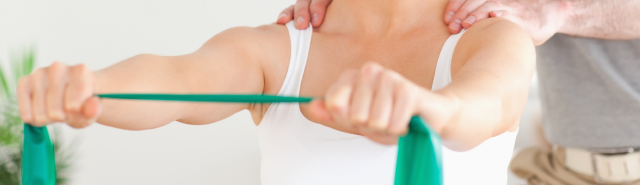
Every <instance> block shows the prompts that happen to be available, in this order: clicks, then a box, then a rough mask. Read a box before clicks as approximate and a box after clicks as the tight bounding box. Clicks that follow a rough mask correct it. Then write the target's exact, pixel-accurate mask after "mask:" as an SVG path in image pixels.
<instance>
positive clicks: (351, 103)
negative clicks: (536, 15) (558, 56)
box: [18, 0, 535, 151]
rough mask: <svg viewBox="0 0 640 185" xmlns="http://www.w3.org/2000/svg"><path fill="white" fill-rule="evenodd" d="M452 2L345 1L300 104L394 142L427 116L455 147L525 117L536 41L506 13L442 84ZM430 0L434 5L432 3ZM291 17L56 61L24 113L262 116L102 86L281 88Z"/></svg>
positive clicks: (469, 44) (318, 118)
mask: <svg viewBox="0 0 640 185" xmlns="http://www.w3.org/2000/svg"><path fill="white" fill-rule="evenodd" d="M446 5H447V1H435V0H434V1H422V0H396V1H391V0H389V1H368V0H336V1H334V2H333V3H332V4H331V5H330V6H329V8H328V10H327V16H326V19H325V20H324V23H323V25H322V26H321V27H319V28H316V29H315V30H314V33H313V36H312V40H311V47H310V48H311V49H310V51H309V58H308V61H307V66H306V69H305V74H304V78H303V80H302V85H301V90H300V94H301V95H304V96H315V97H323V99H322V100H316V101H314V102H312V103H311V104H309V105H302V106H301V111H302V112H303V114H304V115H305V117H307V118H309V119H310V120H312V121H315V122H318V123H320V124H323V125H326V126H328V127H331V128H334V129H336V130H340V131H343V132H348V133H353V134H359V135H363V136H366V137H368V138H370V139H372V140H374V141H377V142H380V143H384V144H392V143H394V142H396V140H397V138H398V136H400V135H402V134H403V133H405V132H406V126H407V125H406V124H407V123H408V120H409V118H410V117H411V115H414V114H417V115H420V116H422V117H423V118H424V119H426V120H427V122H429V124H430V125H431V126H432V127H433V128H434V129H435V130H436V131H437V132H439V133H440V134H441V136H442V137H443V140H444V142H445V145H446V146H447V147H449V148H450V149H453V150H460V151H462V150H469V149H471V148H473V147H475V146H477V145H479V144H480V143H482V141H484V140H486V139H488V138H490V137H493V136H496V135H499V134H501V133H504V132H505V131H507V130H509V129H514V128H516V127H517V124H515V123H516V122H517V120H518V118H519V116H520V113H521V112H522V109H523V108H524V103H525V101H526V97H527V92H528V84H529V81H530V79H531V77H532V75H533V70H534V61H535V52H534V49H533V44H532V43H531V41H530V39H529V38H528V36H527V34H526V32H524V31H523V30H522V29H521V28H520V27H518V26H517V25H515V24H513V23H511V22H509V21H506V20H504V19H487V20H484V21H481V22H478V23H476V24H475V26H474V27H472V28H470V29H469V30H468V31H467V32H466V33H465V34H464V35H463V37H462V38H461V40H460V41H459V42H458V44H457V46H456V49H455V53H454V57H453V61H452V69H451V70H452V71H451V72H452V79H453V82H452V83H451V84H450V85H448V86H447V87H445V88H443V89H441V90H438V91H434V92H431V91H430V87H431V84H432V81H433V75H434V71H435V66H436V61H437V58H438V56H439V54H440V51H441V49H442V45H443V44H444V42H445V40H446V39H447V38H448V37H449V36H450V34H449V32H448V28H447V26H446V25H445V24H444V23H443V22H442V19H443V18H442V15H443V14H444V9H445V6H446ZM425 10H427V11H425ZM289 42H290V41H289V35H288V31H287V29H286V27H285V26H282V25H276V24H272V25H265V26H260V27H257V28H248V27H239V28H231V29H229V30H227V31H224V32H222V33H220V34H218V35H216V36H214V37H213V38H212V39H210V40H209V41H207V42H206V43H205V44H204V45H203V46H202V47H201V48H200V49H198V50H197V51H195V52H193V53H190V54H186V55H181V56H157V55H150V54H142V55H137V56H134V57H132V58H129V59H127V60H124V61H122V62H120V63H118V64H115V65H113V66H110V67H108V68H106V69H103V70H99V71H96V72H91V71H89V70H88V69H87V68H86V67H84V66H83V65H79V66H73V67H68V66H66V65H64V64H62V63H54V64H53V65H52V66H50V67H47V68H41V69H38V70H36V72H34V73H33V74H32V75H30V76H28V77H25V78H23V79H21V80H20V85H19V90H18V95H19V102H20V111H21V116H22V118H23V119H24V120H25V121H26V122H29V123H31V124H33V125H36V126H41V125H45V124H48V123H52V122H66V123H68V124H69V125H71V126H73V127H77V128H80V127H85V126H87V125H89V124H90V123H92V122H93V121H97V122H98V123H101V124H104V125H108V126H112V127H117V128H121V129H129V130H144V129H151V128H156V127H160V126H164V125H166V124H168V123H170V122H172V121H175V120H177V121H180V122H183V123H186V124H209V123H213V122H216V121H219V120H222V119H224V118H226V117H228V116H231V115H232V114H234V113H236V112H238V111H240V110H243V109H248V110H249V111H250V112H251V115H252V117H253V120H254V122H255V123H256V124H259V123H260V121H261V120H262V116H263V115H264V113H265V112H266V110H267V109H268V106H269V105H268V104H221V103H206V104H205V103H183V102H146V101H125V100H108V99H103V100H99V99H97V98H96V97H94V96H93V95H94V94H101V93H244V94H261V93H265V94H277V93H278V91H279V89H280V87H281V86H282V83H283V81H284V78H285V76H286V73H287V68H288V65H289V56H290V52H291V51H290V44H289Z"/></svg>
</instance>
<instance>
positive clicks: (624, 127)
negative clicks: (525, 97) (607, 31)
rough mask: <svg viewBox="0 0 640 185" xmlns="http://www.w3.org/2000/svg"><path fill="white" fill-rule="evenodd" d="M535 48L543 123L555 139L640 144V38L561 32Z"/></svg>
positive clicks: (574, 143)
mask: <svg viewBox="0 0 640 185" xmlns="http://www.w3.org/2000/svg"><path fill="white" fill-rule="evenodd" d="M536 49H537V53H538V55H537V57H538V58H537V60H538V62H537V68H538V77H539V82H540V98H541V100H542V125H543V128H544V131H545V135H546V137H547V139H548V140H549V141H550V142H551V143H553V144H557V145H561V146H568V147H577V148H612V147H640V39H638V40H630V41H607V40H598V39H588V38H578V37H572V36H567V35H563V34H556V35H555V36H554V37H552V38H551V39H550V40H549V41H547V42H546V43H545V44H544V45H542V46H539V47H538V48H536Z"/></svg>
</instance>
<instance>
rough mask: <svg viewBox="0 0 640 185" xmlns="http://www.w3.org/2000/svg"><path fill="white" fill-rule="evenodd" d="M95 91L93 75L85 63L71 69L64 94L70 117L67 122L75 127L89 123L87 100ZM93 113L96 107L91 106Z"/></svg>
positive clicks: (66, 109)
mask: <svg viewBox="0 0 640 185" xmlns="http://www.w3.org/2000/svg"><path fill="white" fill-rule="evenodd" d="M93 91H94V83H93V76H92V75H91V71H90V70H89V68H87V67H86V66H85V65H83V64H80V65H76V66H73V67H71V68H70V69H69V82H68V84H67V86H66V90H65V95H64V105H65V111H66V112H67V115H69V116H70V119H69V120H68V121H67V124H69V125H70V126H72V127H74V128H82V127H85V126H87V125H88V123H87V122H88V120H89V119H91V118H89V117H85V116H84V113H83V111H84V109H85V108H86V106H85V102H86V101H87V100H88V99H90V98H92V96H93ZM91 109H92V111H91V112H92V113H93V112H95V113H96V114H97V113H98V112H96V111H93V110H95V109H96V108H95V107H91Z"/></svg>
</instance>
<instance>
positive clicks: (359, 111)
mask: <svg viewBox="0 0 640 185" xmlns="http://www.w3.org/2000/svg"><path fill="white" fill-rule="evenodd" d="M383 71H384V68H382V66H380V65H378V64H375V63H370V64H365V65H364V66H363V67H362V68H361V69H360V71H359V74H358V79H357V82H356V85H355V91H354V93H353V98H352V100H351V107H350V121H351V123H352V124H354V125H365V124H366V123H367V122H368V121H369V113H370V112H371V104H372V100H373V96H374V91H375V87H376V84H377V83H378V78H379V76H380V73H382V72H383Z"/></svg>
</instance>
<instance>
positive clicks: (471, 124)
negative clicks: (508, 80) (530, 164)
mask: <svg viewBox="0 0 640 185" xmlns="http://www.w3.org/2000/svg"><path fill="white" fill-rule="evenodd" d="M490 75H491V74H486V76H487V77H489V76H490ZM473 76H474V77H477V76H479V75H473ZM490 78H491V77H489V78H485V79H478V80H474V79H469V80H468V81H466V82H462V83H452V84H451V85H449V86H447V87H445V88H444V89H442V90H439V91H436V93H435V94H437V95H439V96H441V97H443V98H442V99H444V101H440V102H434V101H433V100H434V98H429V101H431V102H425V103H424V104H423V105H426V106H425V107H424V108H423V109H422V110H425V113H424V114H422V115H424V116H423V117H425V118H426V119H427V120H428V121H433V122H435V124H436V125H442V128H441V130H440V133H441V136H442V138H443V142H444V145H445V146H447V147H448V148H449V149H452V150H456V151H466V150H469V149H472V148H474V147H475V146H477V145H479V144H481V143H482V142H484V141H485V140H487V139H489V138H491V137H494V136H497V135H500V134H502V133H504V132H506V131H508V130H509V129H510V128H511V127H513V125H514V124H515V123H516V122H517V121H518V119H519V117H520V113H521V112H522V110H523V108H524V105H525V103H526V97H527V92H528V91H527V87H526V86H514V85H507V84H505V83H500V82H499V81H497V80H495V81H493V80H487V79H490ZM459 80H460V78H459ZM431 96H433V95H431ZM438 99H440V98H438ZM429 117H431V119H430V118H429ZM433 118H437V119H439V120H433Z"/></svg>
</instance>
